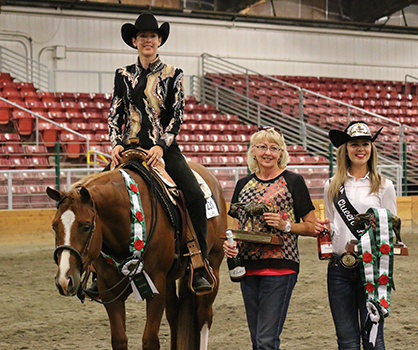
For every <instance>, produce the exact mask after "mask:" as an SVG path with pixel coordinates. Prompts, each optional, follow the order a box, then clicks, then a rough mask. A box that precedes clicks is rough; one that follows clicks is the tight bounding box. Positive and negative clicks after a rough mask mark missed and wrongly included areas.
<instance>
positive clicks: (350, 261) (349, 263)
mask: <svg viewBox="0 0 418 350" xmlns="http://www.w3.org/2000/svg"><path fill="white" fill-rule="evenodd" d="M340 264H341V266H343V267H345V268H346V269H354V268H355V267H356V266H357V265H358V264H359V258H358V255H357V254H356V253H348V252H345V253H343V254H342V255H341V258H340Z"/></svg>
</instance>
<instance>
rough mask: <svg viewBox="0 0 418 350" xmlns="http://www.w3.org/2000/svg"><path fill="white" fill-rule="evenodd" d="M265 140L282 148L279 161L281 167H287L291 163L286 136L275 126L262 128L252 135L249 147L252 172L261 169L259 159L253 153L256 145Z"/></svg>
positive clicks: (248, 157) (249, 164)
mask: <svg viewBox="0 0 418 350" xmlns="http://www.w3.org/2000/svg"><path fill="white" fill-rule="evenodd" d="M264 140H267V141H268V142H272V143H275V144H277V145H278V146H279V147H280V148H281V149H282V156H281V158H280V159H279V160H278V162H277V165H278V166H279V168H285V167H286V165H287V164H288V163H289V153H288V152H287V149H286V143H285V142H284V137H283V136H282V135H281V134H280V133H278V132H277V131H276V130H274V129H273V128H271V129H266V130H260V131H257V132H256V133H254V134H253V136H251V140H250V147H248V151H247V165H248V168H249V169H250V171H251V172H252V173H254V172H257V171H258V170H259V169H258V163H257V160H256V159H255V156H254V153H253V149H254V146H255V145H257V144H258V143H260V142H262V141H264Z"/></svg>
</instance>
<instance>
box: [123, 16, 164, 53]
mask: <svg viewBox="0 0 418 350" xmlns="http://www.w3.org/2000/svg"><path fill="white" fill-rule="evenodd" d="M147 30H149V31H153V32H156V33H158V35H159V36H160V37H161V45H160V46H163V45H164V43H165V42H166V41H167V38H168V35H169V34H170V24H169V23H167V22H164V23H163V24H162V25H161V26H160V27H158V22H157V19H156V18H155V17H154V16H153V15H152V14H151V13H149V12H146V13H143V14H141V15H139V17H138V18H137V19H136V21H135V24H131V23H125V24H124V25H123V26H122V28H121V33H122V39H123V41H124V42H125V43H126V45H128V46H130V47H132V48H133V49H136V47H135V46H134V44H133V43H132V38H135V37H136V35H137V34H138V32H143V31H147Z"/></svg>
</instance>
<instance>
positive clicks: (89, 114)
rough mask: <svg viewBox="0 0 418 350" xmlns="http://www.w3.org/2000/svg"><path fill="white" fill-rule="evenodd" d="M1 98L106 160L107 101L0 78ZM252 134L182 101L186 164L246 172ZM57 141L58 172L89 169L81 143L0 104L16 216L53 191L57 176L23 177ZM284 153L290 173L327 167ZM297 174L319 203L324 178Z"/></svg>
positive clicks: (227, 185)
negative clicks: (293, 167)
mask: <svg viewBox="0 0 418 350" xmlns="http://www.w3.org/2000/svg"><path fill="white" fill-rule="evenodd" d="M0 96H2V97H3V98H6V99H7V100H9V101H11V102H14V103H16V104H18V105H20V106H22V107H24V108H26V109H28V110H30V111H32V112H35V113H37V114H39V115H41V116H43V117H45V118H48V120H52V121H54V122H56V123H58V124H60V125H61V126H65V127H67V128H69V129H72V130H75V131H77V132H78V133H79V134H81V135H85V136H86V137H87V138H88V139H89V149H93V150H96V151H100V152H102V153H106V154H110V150H111V147H110V143H109V136H108V129H107V116H108V110H109V105H110V97H111V96H110V94H94V93H90V94H88V93H66V92H59V93H52V92H41V91H36V89H35V87H34V86H33V84H31V83H22V82H14V81H13V78H12V77H11V76H10V75H9V74H7V73H0ZM36 127H38V130H39V144H38V145H35V140H36ZM256 128H257V126H255V125H247V124H243V123H242V122H241V121H240V120H239V119H238V117H237V116H236V115H228V114H222V113H220V112H219V111H217V110H216V108H215V107H214V106H212V105H208V104H200V103H199V102H198V101H196V99H195V98H194V97H193V96H189V97H187V98H186V105H185V115H184V124H183V126H182V130H181V133H180V135H179V136H178V142H179V144H180V148H181V149H182V151H183V153H184V155H185V156H186V157H187V158H188V159H189V160H192V161H197V162H200V163H202V164H203V165H205V166H211V167H237V166H238V167H243V166H246V151H247V144H248V142H249V140H250V137H251V134H252V133H254V131H255V130H256ZM56 141H59V144H60V155H61V162H62V163H61V166H62V167H77V166H85V165H86V153H87V149H86V142H85V140H84V139H83V138H82V137H80V136H77V135H74V134H72V133H70V132H68V131H66V130H63V129H61V128H60V127H57V126H55V125H53V124H51V123H49V122H46V121H43V120H40V119H39V120H38V125H37V124H36V118H35V117H34V116H33V115H31V114H30V113H27V112H25V111H22V110H20V109H19V108H17V107H11V106H10V105H9V104H8V103H6V102H3V101H0V170H5V169H16V170H22V172H21V173H19V174H18V175H16V174H14V176H13V188H12V192H13V196H14V199H16V200H15V201H14V207H15V208H28V207H39V206H42V205H44V204H43V203H42V198H43V200H44V201H45V198H44V197H45V194H44V191H45V187H46V186H54V185H55V177H54V174H53V173H52V172H50V173H48V174H47V173H45V174H44V176H40V175H39V173H31V172H25V170H30V169H37V168H42V169H48V168H50V169H51V168H53V167H54V164H55V148H54V147H55V144H56ZM289 153H290V156H291V157H290V165H298V164H303V165H327V163H328V162H327V159H325V158H324V157H318V156H316V157H314V156H311V155H310V154H309V153H308V152H307V151H306V150H305V149H304V148H303V147H302V146H300V145H289ZM323 170H324V171H323ZM325 170H326V171H325ZM300 172H301V173H302V175H304V177H305V179H306V181H307V183H308V186H310V187H312V190H313V193H316V194H317V195H318V196H320V195H321V194H322V186H323V183H324V180H325V179H326V177H327V176H328V170H327V169H321V170H320V171H312V169H308V170H306V171H300ZM215 173H218V174H219V179H220V181H221V182H222V184H223V187H224V190H225V195H226V197H227V199H229V198H230V196H231V194H232V190H233V187H234V185H235V177H234V176H228V172H226V175H225V172H219V171H215ZM231 175H232V174H231ZM7 181H8V180H7V176H4V175H3V177H2V178H0V184H1V186H2V187H3V188H5V186H7V184H8V182H7ZM3 192H4V191H3ZM3 192H2V193H0V197H1V199H0V209H5V208H7V198H5V196H7V192H6V193H3ZM30 194H32V196H31V195H30ZM5 203H6V206H5ZM50 205H51V203H50Z"/></svg>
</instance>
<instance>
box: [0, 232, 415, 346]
mask: <svg viewBox="0 0 418 350" xmlns="http://www.w3.org/2000/svg"><path fill="white" fill-rule="evenodd" d="M403 240H404V241H405V243H406V244H407V245H408V248H409V253H410V255H409V256H408V257H399V256H398V257H396V258H395V284H396V291H395V292H393V294H392V309H391V315H390V316H389V317H388V318H387V319H386V322H385V338H386V348H387V349H389V350H397V349H402V350H412V349H414V350H415V349H416V348H417V344H416V342H417V340H418V303H417V300H418V299H417V290H418V289H417V285H416V283H417V282H418V279H417V273H418V254H417V249H416V247H418V236H417V235H416V234H412V233H410V234H404V237H403ZM53 242H54V238H53V236H52V233H48V234H41V235H36V236H35V235H31V234H25V235H22V234H20V235H7V236H5V235H4V234H1V233H0V261H1V264H0V305H1V312H0V349H4V350H17V349H31V350H46V349H48V350H70V349H82V350H84V349H97V350H99V349H110V340H109V339H110V332H109V326H108V320H107V315H106V313H105V310H104V308H103V306H101V305H98V304H96V303H92V302H86V303H85V304H81V303H80V302H79V301H78V299H77V298H75V297H74V298H65V297H62V296H60V295H59V293H58V291H57V290H56V288H55V286H54V275H55V271H56V267H55V265H54V262H53V259H52V253H53ZM315 244H316V243H315V239H312V238H305V237H304V238H301V239H300V250H301V259H302V264H301V273H300V275H299V281H298V283H297V285H296V288H295V290H294V294H293V297H292V300H291V304H290V310H289V313H288V317H287V321H286V324H285V329H284V331H283V334H282V349H284V350H290V349H292V350H305V349H306V350H318V349H337V346H336V340H335V335H334V328H333V323H332V320H331V316H330V311H329V307H328V301H327V296H326V286H325V280H326V262H322V261H319V260H318V258H317V255H316V245H315ZM221 271H222V273H221V288H220V292H219V294H218V298H217V300H216V301H215V304H214V324H213V327H212V330H211V333H210V337H209V349H211V350H250V349H251V344H250V340H249V332H248V329H247V326H246V320H245V313H244V308H243V303H242V298H241V294H240V290H239V285H238V284H235V283H232V282H230V281H229V277H228V275H227V273H228V272H227V266H226V263H223V265H222V269H221ZM127 304H128V305H127V312H128V316H127V319H128V322H127V331H128V335H129V343H130V349H141V348H142V347H141V334H142V330H143V325H144V309H145V307H144V306H145V305H144V304H143V303H141V302H140V303H135V301H134V300H133V298H132V297H130V298H129V301H128V303H127ZM160 339H161V348H162V349H169V332H168V325H167V322H166V321H165V319H164V320H163V323H162V327H161V331H160Z"/></svg>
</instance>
